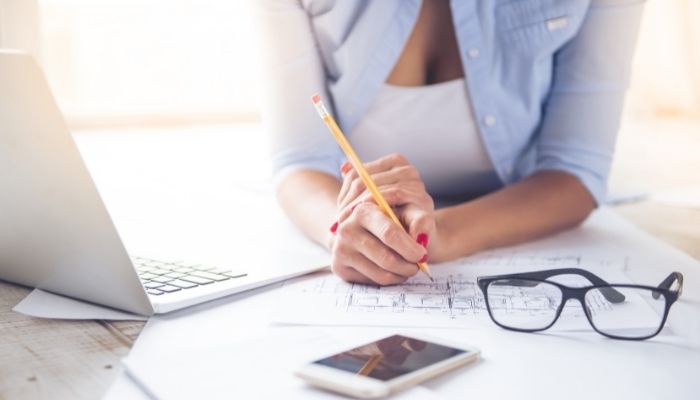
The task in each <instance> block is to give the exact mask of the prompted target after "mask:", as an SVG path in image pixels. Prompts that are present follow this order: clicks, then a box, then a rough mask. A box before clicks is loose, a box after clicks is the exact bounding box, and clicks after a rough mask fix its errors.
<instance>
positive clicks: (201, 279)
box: [132, 257, 248, 296]
mask: <svg viewBox="0 0 700 400" xmlns="http://www.w3.org/2000/svg"><path fill="white" fill-rule="evenodd" d="M132 261H133V263H134V266H136V271H137V272H138V274H139V277H140V278H141V282H143V286H144V288H146V292H147V293H148V294H150V295H154V296H160V295H164V294H168V293H175V292H179V291H180V290H187V289H192V288H195V287H197V286H203V285H212V284H215V283H217V282H224V281H228V280H231V279H238V278H242V277H244V276H246V275H248V274H247V273H245V272H234V271H231V270H227V269H222V268H217V267H211V266H205V265H192V264H184V263H179V262H165V261H159V260H153V259H150V258H143V257H134V258H132Z"/></svg>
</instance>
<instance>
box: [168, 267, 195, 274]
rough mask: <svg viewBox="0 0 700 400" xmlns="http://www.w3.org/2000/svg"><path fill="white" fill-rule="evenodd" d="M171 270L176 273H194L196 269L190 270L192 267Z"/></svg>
mask: <svg viewBox="0 0 700 400" xmlns="http://www.w3.org/2000/svg"><path fill="white" fill-rule="evenodd" d="M171 270H172V271H175V272H182V273H188V272H192V271H194V268H190V267H175V268H171Z"/></svg>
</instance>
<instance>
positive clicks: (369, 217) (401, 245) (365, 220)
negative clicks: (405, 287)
mask: <svg viewBox="0 0 700 400" xmlns="http://www.w3.org/2000/svg"><path fill="white" fill-rule="evenodd" d="M352 218H357V220H358V221H359V223H360V225H361V226H363V227H364V228H365V229H366V230H367V231H369V232H370V233H371V234H372V235H374V237H375V238H377V239H378V240H379V241H381V242H382V243H383V244H384V245H386V246H387V247H389V248H390V249H391V250H393V251H395V252H396V253H398V255H400V256H401V257H403V258H404V259H405V260H406V261H408V262H410V263H417V262H418V261H420V260H421V259H422V258H423V256H424V255H425V249H424V248H423V247H422V246H420V245H419V244H418V243H416V242H415V240H414V239H412V238H411V236H409V235H408V233H406V231H405V230H404V229H403V227H401V226H399V225H397V224H396V223H394V221H392V220H391V219H390V218H389V217H387V216H386V215H384V213H383V212H382V211H381V210H380V209H379V207H378V206H377V205H376V204H374V203H369V202H362V203H360V204H359V205H358V206H357V207H356V208H355V211H354V213H353V215H352ZM346 224H347V223H344V224H342V225H340V227H339V228H338V229H339V230H340V229H342V228H343V226H344V225H346ZM380 265H382V264H381V263H380ZM382 266H384V265H382Z"/></svg>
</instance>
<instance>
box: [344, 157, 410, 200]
mask: <svg viewBox="0 0 700 400" xmlns="http://www.w3.org/2000/svg"><path fill="white" fill-rule="evenodd" d="M363 165H364V168H365V170H367V173H369V174H370V175H373V174H377V173H379V172H383V171H388V170H390V169H393V168H395V167H398V166H402V165H410V164H409V163H408V160H406V157H404V156H402V155H401V154H389V155H387V156H384V157H381V158H378V159H376V160H373V161H370V162H368V163H365V164H363ZM345 169H347V173H344V174H343V185H342V186H341V188H340V193H339V195H338V198H339V199H340V198H343V197H345V194H346V193H347V191H348V190H349V187H348V186H349V185H350V184H351V183H352V182H353V181H354V180H356V179H359V177H360V176H359V175H358V173H357V171H356V170H355V168H352V165H350V168H345ZM341 173H342V170H341ZM346 181H348V182H347V183H346Z"/></svg>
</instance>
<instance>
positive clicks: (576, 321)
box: [275, 251, 653, 330]
mask: <svg viewBox="0 0 700 400" xmlns="http://www.w3.org/2000/svg"><path fill="white" fill-rule="evenodd" d="M625 262H626V260H625V259H624V258H623V259H617V260H616V259H610V258H606V259H596V258H593V257H589V258H586V257H584V256H582V255H559V254H556V253H540V252H518V251H493V252H489V253H485V254H482V255H479V256H476V257H468V258H464V259H461V260H457V261H455V262H451V263H444V264H434V265H431V271H432V273H433V276H434V277H435V282H431V281H430V280H429V279H428V278H426V277H425V276H424V275H422V274H418V275H416V276H415V277H413V278H411V279H410V280H408V281H407V282H405V283H404V284H401V285H396V286H384V287H381V286H369V285H361V284H353V283H347V282H344V281H342V280H340V279H338V278H337V277H335V276H333V275H332V274H329V273H324V274H317V275H315V276H312V277H310V278H305V279H302V280H299V281H291V282H288V283H286V284H285V287H284V288H283V291H284V293H283V296H282V297H283V298H285V299H286V300H285V302H284V304H283V305H280V307H279V308H278V311H277V312H276V313H275V320H276V321H277V322H282V323H294V324H312V325H375V326H432V327H435V326H440V327H468V326H472V325H474V324H484V323H486V324H492V322H491V320H490V318H489V316H488V312H487V310H486V305H485V301H484V297H483V295H482V293H481V291H480V289H479V288H478V286H477V284H476V278H477V277H478V276H482V275H497V274H505V273H515V272H525V271H535V270H543V269H552V268H584V269H588V270H591V271H593V272H594V273H596V274H598V275H599V276H601V277H603V279H605V280H607V281H608V282H614V283H629V282H630V281H629V279H628V278H627V277H626V276H625V274H624V272H623V271H624V268H625ZM553 279H554V280H556V281H558V282H560V283H563V284H566V285H569V286H583V285H586V284H588V282H587V281H586V280H584V279H583V278H581V277H578V276H570V275H569V276H562V277H557V278H553ZM490 293H491V294H490V298H491V299H492V301H491V309H492V311H493V312H494V313H501V314H514V315H516V316H528V315H536V314H542V313H546V314H551V313H552V310H554V309H556V308H557V307H558V302H557V300H556V297H557V296H556V295H553V294H552V293H548V292H547V291H546V290H544V289H543V288H542V289H540V290H537V289H536V288H535V289H533V288H527V290H524V289H520V288H515V287H512V286H511V287H503V288H496V287H494V288H493V289H492V290H491V292H490ZM496 299H497V300H498V301H494V300H496ZM628 300H629V301H636V302H641V304H643V300H642V299H641V298H637V299H628ZM587 303H588V306H589V307H590V309H591V312H592V314H594V315H596V314H599V313H604V312H605V311H607V310H610V303H609V302H608V301H607V300H606V299H605V298H604V297H603V296H601V295H600V294H599V293H598V292H595V293H594V295H593V296H591V297H590V299H589V300H588V302H587ZM643 310H645V311H648V312H653V310H652V309H651V308H650V307H644V308H643ZM639 317H640V318H638V319H637V320H635V319H634V318H633V319H630V324H632V325H634V324H635V323H637V322H639V321H638V320H641V321H646V320H650V319H651V320H653V318H646V319H645V318H643V317H644V315H640V316H639ZM629 327H632V326H629ZM553 328H559V329H575V330H578V329H586V330H588V329H590V326H589V324H588V321H587V320H586V317H585V314H584V312H583V309H582V307H581V305H580V304H579V303H578V302H577V301H573V300H572V301H569V302H567V303H566V304H565V305H564V309H563V311H562V316H561V317H560V319H559V321H558V322H557V324H556V325H555V327H553Z"/></svg>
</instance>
